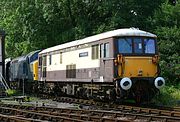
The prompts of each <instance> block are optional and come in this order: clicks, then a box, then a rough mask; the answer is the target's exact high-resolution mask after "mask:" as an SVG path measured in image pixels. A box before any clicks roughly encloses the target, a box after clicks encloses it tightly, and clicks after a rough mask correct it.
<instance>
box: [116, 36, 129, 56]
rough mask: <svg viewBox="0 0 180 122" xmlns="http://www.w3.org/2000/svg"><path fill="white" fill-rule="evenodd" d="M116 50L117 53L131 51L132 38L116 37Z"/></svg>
mask: <svg viewBox="0 0 180 122" xmlns="http://www.w3.org/2000/svg"><path fill="white" fill-rule="evenodd" d="M118 51H119V53H132V39H130V38H122V39H118Z"/></svg>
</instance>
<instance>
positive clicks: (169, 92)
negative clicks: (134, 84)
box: [153, 85, 180, 106]
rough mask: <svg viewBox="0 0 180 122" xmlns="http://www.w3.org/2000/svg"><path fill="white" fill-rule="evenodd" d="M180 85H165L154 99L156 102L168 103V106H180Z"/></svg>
mask: <svg viewBox="0 0 180 122" xmlns="http://www.w3.org/2000/svg"><path fill="white" fill-rule="evenodd" d="M179 87H180V85H178V86H177V87H175V86H165V87H164V88H162V89H161V92H160V94H159V95H157V96H156V97H155V98H154V99H153V101H154V102H155V103H156V104H161V105H166V106H179V105H180V104H179V103H178V102H179V100H180V94H179V93H180V89H179Z"/></svg>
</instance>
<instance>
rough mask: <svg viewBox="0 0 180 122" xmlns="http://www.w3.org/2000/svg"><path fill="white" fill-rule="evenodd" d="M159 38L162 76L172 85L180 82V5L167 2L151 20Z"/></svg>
mask: <svg viewBox="0 0 180 122" xmlns="http://www.w3.org/2000/svg"><path fill="white" fill-rule="evenodd" d="M150 20H151V22H152V27H153V28H154V31H155V32H156V34H157V35H158V36H159V51H160V55H161V62H160V64H161V67H162V75H163V76H164V77H166V80H167V82H168V83H170V84H175V83H179V81H180V65H179V64H180V4H176V5H175V6H174V5H171V4H169V3H168V1H166V2H165V3H163V4H162V5H161V9H159V10H157V11H156V12H155V14H154V16H153V18H151V19H150Z"/></svg>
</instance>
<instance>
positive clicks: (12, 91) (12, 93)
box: [6, 89, 16, 96]
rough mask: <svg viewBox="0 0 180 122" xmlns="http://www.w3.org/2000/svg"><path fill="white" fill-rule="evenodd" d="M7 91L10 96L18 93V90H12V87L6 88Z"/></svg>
mask: <svg viewBox="0 0 180 122" xmlns="http://www.w3.org/2000/svg"><path fill="white" fill-rule="evenodd" d="M6 93H7V94H8V96H12V95H14V94H16V91H15V90H12V89H8V90H6Z"/></svg>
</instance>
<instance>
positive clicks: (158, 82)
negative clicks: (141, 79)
mask: <svg viewBox="0 0 180 122" xmlns="http://www.w3.org/2000/svg"><path fill="white" fill-rule="evenodd" d="M154 85H155V87H156V88H158V89H160V88H162V87H163V86H164V85H165V80H164V78H162V77H157V78H156V79H155V81H154Z"/></svg>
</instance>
